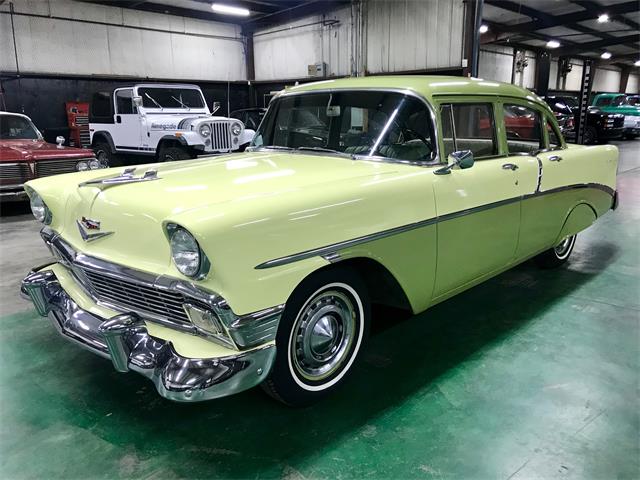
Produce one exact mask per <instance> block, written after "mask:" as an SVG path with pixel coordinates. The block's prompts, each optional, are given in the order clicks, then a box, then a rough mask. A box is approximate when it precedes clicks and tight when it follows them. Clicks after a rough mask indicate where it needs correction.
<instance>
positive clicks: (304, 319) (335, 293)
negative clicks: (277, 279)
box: [262, 267, 371, 406]
mask: <svg viewBox="0 0 640 480" xmlns="http://www.w3.org/2000/svg"><path fill="white" fill-rule="evenodd" d="M370 317H371V307H370V304H369V296H368V293H367V289H366V286H365V285H364V283H363V281H362V280H361V278H360V276H359V275H358V274H357V273H356V272H355V271H353V270H352V269H349V268H342V267H336V268H331V269H328V270H324V271H321V272H318V273H316V274H314V275H312V276H311V277H309V278H308V279H307V280H305V281H304V282H303V283H302V284H301V285H300V286H298V288H296V290H295V291H294V292H293V294H292V295H291V297H290V298H289V301H288V302H287V306H286V308H285V311H284V314H283V316H282V319H281V320H280V326H279V327H278V333H277V335H276V348H277V350H276V360H275V363H274V366H273V369H272V370H271V372H270V374H269V377H268V378H267V379H266V380H265V381H264V382H263V383H262V388H263V389H264V390H265V391H266V392H267V393H268V394H269V395H271V396H272V397H273V398H275V399H276V400H279V401H281V402H283V403H285V404H287V405H290V406H304V405H310V404H312V403H314V402H317V401H318V400H320V399H321V398H323V397H325V396H326V395H328V394H330V393H331V392H332V391H334V390H335V389H336V388H337V387H338V386H339V385H340V384H341V383H342V382H343V381H344V379H345V377H346V376H347V374H348V373H349V372H350V371H352V370H353V366H354V364H355V362H356V360H357V358H358V355H359V353H360V351H361V350H362V346H363V344H364V342H365V340H366V338H367V335H368V333H369V323H370Z"/></svg>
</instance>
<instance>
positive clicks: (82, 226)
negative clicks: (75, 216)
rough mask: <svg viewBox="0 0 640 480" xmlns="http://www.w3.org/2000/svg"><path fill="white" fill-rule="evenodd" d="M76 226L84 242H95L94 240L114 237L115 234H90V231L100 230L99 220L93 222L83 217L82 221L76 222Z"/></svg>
mask: <svg viewBox="0 0 640 480" xmlns="http://www.w3.org/2000/svg"><path fill="white" fill-rule="evenodd" d="M76 224H77V225H78V230H79V231H80V236H81V237H82V240H84V241H85V242H93V241H94V240H98V239H99V238H104V237H108V236H109V235H112V234H113V233H114V232H96V233H89V231H91V230H100V222H99V221H98V220H92V219H90V218H86V217H82V219H81V220H76Z"/></svg>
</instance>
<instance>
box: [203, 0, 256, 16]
mask: <svg viewBox="0 0 640 480" xmlns="http://www.w3.org/2000/svg"><path fill="white" fill-rule="evenodd" d="M211 10H213V11H214V12H216V13H222V14H224V15H237V16H239V17H248V16H249V14H250V13H251V12H249V10H247V9H246V8H241V7H232V6H231V5H224V4H222V3H213V4H211Z"/></svg>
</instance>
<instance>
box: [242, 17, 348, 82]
mask: <svg viewBox="0 0 640 480" xmlns="http://www.w3.org/2000/svg"><path fill="white" fill-rule="evenodd" d="M253 48H254V56H255V72H256V80H275V79H278V80H283V79H289V78H290V79H298V78H304V77H307V76H308V71H307V66H308V65H311V64H314V63H318V62H326V63H327V65H328V70H327V75H328V76H345V75H349V73H350V52H351V8H350V7H347V8H341V9H339V10H337V11H335V12H333V13H331V14H329V15H315V16H311V17H306V18H303V19H301V20H298V21H295V22H291V23H288V24H286V25H279V26H277V27H273V28H267V29H262V30H258V31H256V32H255V33H254V36H253Z"/></svg>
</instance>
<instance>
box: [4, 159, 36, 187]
mask: <svg viewBox="0 0 640 480" xmlns="http://www.w3.org/2000/svg"><path fill="white" fill-rule="evenodd" d="M28 177H29V165H27V164H26V163H7V164H1V163H0V179H3V180H8V179H12V180H20V182H21V183H22V182H24V181H25V180H26V179H27V178H28Z"/></svg>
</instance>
